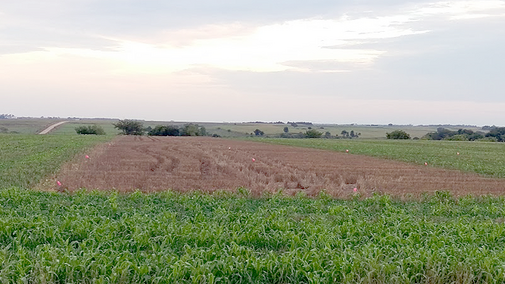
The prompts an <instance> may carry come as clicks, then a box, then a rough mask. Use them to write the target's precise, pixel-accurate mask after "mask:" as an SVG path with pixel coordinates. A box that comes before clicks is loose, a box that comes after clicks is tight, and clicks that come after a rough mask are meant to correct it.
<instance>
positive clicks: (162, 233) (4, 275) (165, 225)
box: [0, 188, 505, 283]
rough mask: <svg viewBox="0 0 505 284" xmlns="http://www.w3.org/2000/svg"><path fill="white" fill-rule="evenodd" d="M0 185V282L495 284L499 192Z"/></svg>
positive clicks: (504, 212)
mask: <svg viewBox="0 0 505 284" xmlns="http://www.w3.org/2000/svg"><path fill="white" fill-rule="evenodd" d="M241 192H242V194H240V193H238V194H230V193H224V192H222V193H216V194H214V195H208V194H200V193H198V192H196V193H190V194H177V193H174V192H171V191H167V192H163V193H157V194H142V193H140V192H137V193H133V194H129V195H121V194H117V193H103V192H101V193H99V192H88V193H86V192H84V191H82V192H78V193H75V194H73V195H66V194H57V193H47V192H35V191H30V190H21V189H16V188H11V189H2V190H0V203H1V204H2V205H3V206H2V210H1V211H0V260H1V262H0V263H1V264H0V281H2V282H3V283H54V282H57V283H503V282H504V281H505V251H504V250H503V247H504V245H505V224H504V221H505V218H504V217H505V199H504V198H503V197H501V198H491V197H481V198H470V197H464V198H459V199H452V198H451V197H450V196H449V195H448V194H446V193H438V194H436V195H434V196H431V197H426V200H424V201H421V202H399V201H394V200H391V199H390V198H389V197H388V196H375V197H372V198H369V199H366V200H364V201H359V200H333V199H331V198H329V197H327V196H325V195H324V194H323V195H322V196H320V197H319V198H316V199H310V198H305V197H303V196H298V197H284V196H282V195H274V196H270V197H263V198H256V199H255V198H249V197H247V196H246V193H245V192H246V191H245V190H242V191H241Z"/></svg>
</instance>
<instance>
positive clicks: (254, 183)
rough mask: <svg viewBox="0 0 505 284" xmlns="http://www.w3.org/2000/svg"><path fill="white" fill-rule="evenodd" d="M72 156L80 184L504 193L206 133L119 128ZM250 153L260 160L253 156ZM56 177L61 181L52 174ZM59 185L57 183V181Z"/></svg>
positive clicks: (458, 178) (458, 176)
mask: <svg viewBox="0 0 505 284" xmlns="http://www.w3.org/2000/svg"><path fill="white" fill-rule="evenodd" d="M88 155H89V157H90V158H89V159H88V158H85V157H80V158H79V160H78V161H76V162H74V163H71V164H67V165H65V166H64V168H63V169H62V171H61V172H60V173H59V174H58V175H57V177H56V178H57V180H59V181H60V182H61V183H62V186H61V188H60V189H62V188H66V189H68V190H76V189H79V188H87V189H102V190H110V189H116V190H119V191H132V190H136V189H139V190H142V191H156V190H166V189H173V190H179V191H187V190H196V189H198V190H204V191H214V190H218V189H229V190H235V189H237V188H238V187H245V188H248V189H250V190H251V191H252V192H253V193H256V194H260V193H262V192H264V191H270V192H274V191H277V190H278V189H280V188H282V189H284V191H285V192H286V193H288V194H294V193H296V192H298V191H305V192H306V193H307V194H308V195H315V194H318V193H319V192H320V191H321V190H323V189H324V190H326V192H327V193H329V194H331V195H333V196H336V197H344V196H349V195H352V194H354V188H357V192H358V193H360V194H362V195H364V196H368V195H370V194H372V193H373V192H379V193H388V194H394V195H406V194H413V195H414V196H415V195H418V194H419V193H423V192H433V191H435V190H449V191H451V192H453V194H454V195H465V194H488V193H491V194H503V193H505V179H492V178H485V177H482V176H479V175H476V174H468V173H462V172H459V171H451V170H442V169H438V168H431V167H425V166H417V165H412V164H407V163H403V162H396V161H390V160H382V159H377V158H372V157H366V156H359V155H352V154H345V153H338V152H331V151H323V150H317V149H306V148H297V147H288V146H278V145H269V144H263V143H256V142H249V141H233V140H225V139H218V138H209V137H196V138H195V137H132V136H122V137H119V138H117V139H115V140H114V142H111V143H108V144H104V145H100V146H99V147H97V148H95V149H94V150H93V151H92V152H90V153H88ZM253 158H254V159H255V161H253ZM55 183H56V181H55ZM52 187H54V186H52Z"/></svg>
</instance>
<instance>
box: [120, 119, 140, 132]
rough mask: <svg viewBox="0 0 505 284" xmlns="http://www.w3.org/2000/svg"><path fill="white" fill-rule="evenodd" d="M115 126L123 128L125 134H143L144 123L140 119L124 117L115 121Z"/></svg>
mask: <svg viewBox="0 0 505 284" xmlns="http://www.w3.org/2000/svg"><path fill="white" fill-rule="evenodd" d="M112 125H114V128H116V129H118V130H121V132H122V134H124V135H143V134H144V125H143V123H142V122H140V121H138V120H131V119H124V120H119V121H118V122H117V123H113V124H112Z"/></svg>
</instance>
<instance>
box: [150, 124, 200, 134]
mask: <svg viewBox="0 0 505 284" xmlns="http://www.w3.org/2000/svg"><path fill="white" fill-rule="evenodd" d="M146 132H147V135H149V136H207V130H206V129H205V127H203V126H199V125H198V124H192V123H189V124H185V125H184V126H181V127H178V126H176V125H156V126H155V127H154V128H152V127H150V126H149V127H147V128H146Z"/></svg>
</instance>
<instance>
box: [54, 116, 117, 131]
mask: <svg viewBox="0 0 505 284" xmlns="http://www.w3.org/2000/svg"><path fill="white" fill-rule="evenodd" d="M115 122H116V120H99V119H96V120H95V119H83V120H71V121H69V122H67V123H65V124H63V125H61V126H59V127H58V128H56V129H55V130H53V131H51V133H50V134H58V135H62V134H63V135H77V133H76V132H75V128H77V127H79V126H92V125H95V124H96V125H98V126H100V127H102V128H103V130H104V131H105V133H106V134H107V135H115V134H118V133H119V131H118V130H117V129H115V128H114V125H112V124H113V123H115Z"/></svg>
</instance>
